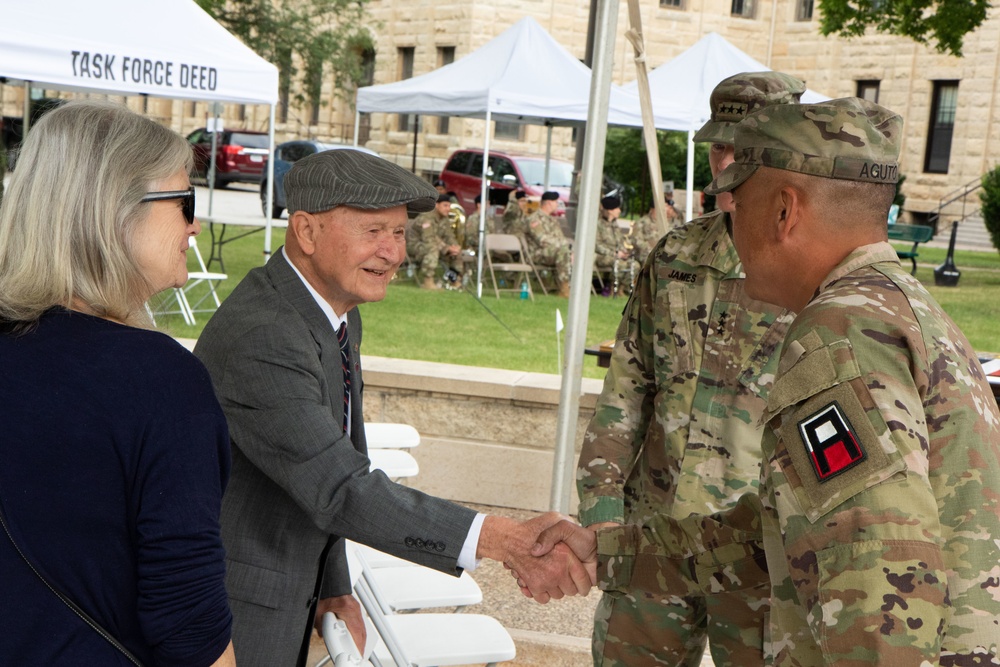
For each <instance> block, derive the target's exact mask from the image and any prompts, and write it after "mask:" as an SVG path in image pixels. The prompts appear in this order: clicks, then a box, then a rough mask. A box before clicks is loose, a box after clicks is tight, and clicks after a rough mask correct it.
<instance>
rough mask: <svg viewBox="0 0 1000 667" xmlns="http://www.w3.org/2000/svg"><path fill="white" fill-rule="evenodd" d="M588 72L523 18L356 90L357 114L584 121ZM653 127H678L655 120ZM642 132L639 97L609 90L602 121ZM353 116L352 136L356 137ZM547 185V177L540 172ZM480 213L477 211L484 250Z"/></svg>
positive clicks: (539, 122)
mask: <svg viewBox="0 0 1000 667" xmlns="http://www.w3.org/2000/svg"><path fill="white" fill-rule="evenodd" d="M590 85H591V71H590V68H588V67H587V66H586V65H584V64H583V63H581V62H580V61H579V60H578V59H577V58H576V57H574V56H573V55H572V54H571V53H570V52H569V51H567V50H566V49H565V48H564V47H563V46H562V45H561V44H559V42H557V41H556V40H555V39H553V38H552V36H551V35H550V34H549V33H548V32H546V31H545V29H544V28H542V26H541V25H539V24H538V22H537V21H536V20H535V19H533V18H532V17H530V16H525V17H524V18H522V19H521V20H520V21H518V22H517V23H515V24H514V25H513V26H511V27H510V28H508V29H507V30H506V31H504V32H503V33H501V34H500V35H498V36H497V37H495V38H494V39H493V40H491V41H490V42H488V43H486V44H485V45H483V46H482V47H480V48H479V49H477V50H476V51H474V52H472V53H470V54H469V55H467V56H465V57H464V58H461V59H460V60H457V61H456V62H454V63H452V64H450V65H445V66H444V67H441V68H438V69H436V70H433V71H431V72H428V73H427V74H422V75H420V76H417V77H413V78H412V79H406V80H404V81H397V82H396V83H387V84H383V85H378V86H369V87H366V88H360V89H359V90H358V99H357V113H358V114H360V113H371V112H379V113H405V114H422V115H433V116H456V117H462V118H481V119H485V121H486V123H487V126H489V123H490V121H493V120H501V121H506V122H515V123H529V124H537V125H546V126H548V128H549V142H548V144H549V146H550V147H551V136H552V135H551V132H552V126H553V125H559V124H568V123H582V122H585V121H586V120H587V113H588V106H589V101H590ZM657 120H658V122H663V123H670V122H681V121H680V120H676V119H669V118H658V119H657ZM607 122H608V123H609V124H612V125H628V126H641V125H642V116H641V114H640V113H639V103H638V97H634V99H633V96H632V95H630V94H628V93H624V92H622V91H621V90H620V89H618V88H617V87H614V86H612V89H611V96H610V101H609V104H608V121H607ZM357 126H358V117H357V116H356V117H355V132H354V136H355V137H357V136H358V131H357ZM484 134H485V145H484V149H483V150H484V152H485V153H486V155H487V157H486V158H484V159H483V174H482V177H483V189H482V197H483V201H486V200H487V195H486V188H487V185H486V181H487V175H488V174H487V169H488V168H489V165H488V163H489V159H488V155H489V150H490V132H489V131H487V132H485V133H484ZM545 180H546V186H547V185H548V183H547V181H548V173H547V171H546V178H545ZM485 208H486V207H483V208H482V210H481V212H480V222H479V234H480V245H479V247H483V235H484V234H485V224H486V211H485ZM477 259H478V263H479V267H478V272H477V295H478V296H482V279H481V277H482V254H481V253H480V256H479V257H478V258H477Z"/></svg>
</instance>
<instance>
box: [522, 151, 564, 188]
mask: <svg viewBox="0 0 1000 667" xmlns="http://www.w3.org/2000/svg"><path fill="white" fill-rule="evenodd" d="M517 166H518V167H520V168H521V175H522V176H524V180H525V183H524V185H543V184H544V183H545V160H544V159H540V158H539V159H536V158H517ZM572 184H573V165H572V164H570V163H569V162H563V161H561V160H550V161H549V187H550V188H568V187H569V186H570V185H572Z"/></svg>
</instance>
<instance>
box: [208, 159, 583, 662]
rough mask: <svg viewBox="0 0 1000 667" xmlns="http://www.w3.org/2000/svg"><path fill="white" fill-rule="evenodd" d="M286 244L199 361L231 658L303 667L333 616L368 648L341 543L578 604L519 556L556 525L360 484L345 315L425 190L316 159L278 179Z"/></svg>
mask: <svg viewBox="0 0 1000 667" xmlns="http://www.w3.org/2000/svg"><path fill="white" fill-rule="evenodd" d="M285 195H286V201H287V202H288V211H289V219H288V230H287V232H286V236H285V245H284V248H283V249H281V250H279V251H278V252H276V253H275V255H274V256H273V257H272V258H271V259H270V261H269V262H268V263H267V265H266V266H264V267H261V268H258V269H254V270H252V271H250V273H249V274H247V276H246V278H245V279H244V280H243V281H242V282H241V283H240V284H239V285H238V286H237V287H236V289H235V290H234V291H233V293H232V294H231V295H230V296H229V298H228V299H226V301H225V302H224V303H223V304H222V307H221V308H220V309H219V310H218V312H217V313H216V314H215V316H214V317H212V319H211V321H210V322H209V323H208V325H207V326H206V327H205V330H204V332H203V333H202V335H201V338H200V339H199V341H198V345H197V347H196V348H195V354H196V355H198V357H199V358H200V359H201V360H202V361H203V362H204V364H205V366H207V367H208V370H209V373H210V374H211V376H212V380H213V383H214V385H215V389H216V393H217V394H218V396H219V401H220V402H221V404H222V407H223V410H224V411H225V413H226V418H227V420H228V422H229V430H230V436H231V438H232V451H233V469H232V477H231V479H230V483H229V487H228V489H227V491H226V494H225V497H224V500H223V507H222V538H223V541H224V544H225V547H226V552H227V559H226V566H227V574H226V587H227V590H228V592H229V601H230V605H231V606H232V610H233V643H234V646H235V648H236V656H237V661H238V663H239V664H240V665H241V666H242V667H246V666H247V665H262V666H263V665H267V666H269V667H270V666H275V665H277V666H279V667H281V666H284V665H304V664H305V657H306V653H307V652H308V644H309V638H310V635H311V633H312V629H313V626H314V623H316V622H317V621H318V619H319V618H320V617H321V615H322V613H323V612H324V611H334V612H335V613H337V615H338V616H340V617H341V618H342V619H343V620H345V622H346V623H347V624H348V627H349V629H350V630H351V632H352V634H353V635H354V638H355V640H356V642H357V643H358V645H359V646H363V645H364V623H363V622H362V621H361V613H360V607H359V606H358V603H357V602H356V601H355V599H354V598H353V597H352V596H351V595H350V591H351V585H350V580H349V575H348V571H347V566H346V560H345V554H344V545H343V539H345V538H346V539H351V540H355V541H358V542H362V543H364V544H369V545H371V546H373V547H375V548H377V549H380V550H382V551H386V552H389V553H391V554H395V555H397V556H400V557H402V558H406V559H408V560H411V561H414V562H416V563H420V564H422V565H427V566H429V567H432V568H435V569H438V570H441V571H444V572H448V573H451V574H455V575H458V574H460V573H461V571H462V569H463V568H464V569H472V568H474V567H475V566H476V564H477V559H479V558H491V559H494V560H498V561H502V562H505V563H507V564H508V565H510V566H512V567H515V568H516V569H517V571H518V573H519V574H520V575H522V579H523V580H525V581H526V582H527V584H528V587H529V588H531V589H532V592H533V593H534V594H535V597H536V598H538V599H541V600H543V601H544V600H546V599H548V597H549V596H551V597H562V595H564V594H573V593H577V592H581V593H586V591H587V590H588V589H589V587H590V584H591V581H590V577H589V576H588V574H587V572H586V570H585V569H584V568H583V567H582V566H581V565H580V563H579V561H577V560H576V557H575V556H573V555H572V554H571V553H570V552H569V551H568V550H563V551H562V552H561V553H559V554H557V555H556V556H555V557H554V558H552V559H550V560H543V559H534V558H532V557H531V556H530V554H529V551H530V548H531V546H532V545H533V544H534V542H535V538H536V536H537V535H538V533H539V532H540V531H541V530H542V529H543V528H545V527H547V526H548V525H550V524H552V523H554V522H555V521H556V520H557V519H558V517H557V516H553V515H543V516H541V517H537V518H535V519H532V520H531V521H528V522H525V523H523V524H522V523H518V522H515V521H512V520H510V519H505V518H502V517H495V516H484V515H480V514H477V513H476V512H474V511H472V510H470V509H467V508H464V507H461V506H459V505H456V504H454V503H451V502H448V501H446V500H441V499H438V498H434V497H432V496H428V495H426V494H424V493H421V492H419V491H416V490H414V489H411V488H408V487H405V486H400V485H398V484H394V483H393V482H391V481H390V480H389V479H388V478H386V476H385V475H384V474H383V473H381V472H379V471H376V472H369V461H368V457H367V448H366V445H365V436H364V424H363V420H362V411H361V401H362V391H361V390H362V386H363V382H362V377H361V364H360V359H361V357H360V354H359V346H360V343H361V317H360V314H359V313H358V310H357V306H358V305H359V304H361V303H366V302H370V301H379V300H381V299H382V298H384V297H385V293H386V287H387V285H388V283H389V281H390V280H391V279H392V276H393V274H394V273H395V272H396V270H397V269H398V268H399V266H400V264H401V263H402V261H403V259H404V256H405V247H406V245H405V244H406V241H405V235H404V231H405V226H406V220H407V209H409V210H411V211H427V210H430V209H431V208H433V206H434V201H435V199H436V197H437V192H436V191H435V190H434V188H433V187H431V186H430V185H429V184H427V183H425V182H424V181H422V180H421V179H419V178H417V177H416V176H414V175H412V174H410V173H409V172H407V171H406V170H404V169H402V168H401V167H398V166H396V165H394V164H392V163H390V162H388V161H386V160H382V159H380V158H377V157H374V156H371V155H368V154H365V153H361V152H359V151H352V150H336V151H327V152H323V153H317V154H315V155H311V156H309V157H307V158H304V159H302V160H300V161H299V162H297V163H296V164H295V166H294V167H293V168H292V169H291V171H290V172H289V173H288V175H287V177H286V178H285Z"/></svg>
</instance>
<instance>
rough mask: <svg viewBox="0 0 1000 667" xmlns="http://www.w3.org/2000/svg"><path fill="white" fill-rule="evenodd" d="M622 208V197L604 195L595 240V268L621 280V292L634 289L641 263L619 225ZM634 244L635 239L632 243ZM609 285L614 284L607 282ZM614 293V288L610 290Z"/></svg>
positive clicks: (608, 286)
mask: <svg viewBox="0 0 1000 667" xmlns="http://www.w3.org/2000/svg"><path fill="white" fill-rule="evenodd" d="M621 212H622V200H621V199H619V198H618V197H615V196H609V197H604V198H602V199H601V209H600V211H599V213H598V218H597V235H596V239H595V241H594V268H595V269H596V270H597V271H598V272H599V273H602V274H606V275H608V276H609V277H611V278H612V279H613V280H612V281H611V282H612V283H617V286H618V293H619V294H628V293H629V292H630V291H631V289H632V281H634V280H635V276H636V273H637V272H638V269H639V265H638V263H637V262H636V261H635V260H634V259H632V250H631V248H630V247H626V243H627V234H626V233H625V230H623V229H622V228H621V227H619V226H618V216H620V215H621ZM629 245H631V243H629ZM605 288H606V289H609V288H610V289H613V288H614V285H613V284H610V285H609V284H608V283H605ZM609 293H610V292H609Z"/></svg>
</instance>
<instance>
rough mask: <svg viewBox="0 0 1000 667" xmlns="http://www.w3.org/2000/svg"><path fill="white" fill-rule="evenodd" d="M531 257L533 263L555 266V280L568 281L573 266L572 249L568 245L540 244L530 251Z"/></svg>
mask: <svg viewBox="0 0 1000 667" xmlns="http://www.w3.org/2000/svg"><path fill="white" fill-rule="evenodd" d="M531 259H532V260H533V261H534V262H535V264H536V265H537V264H542V265H545V266H553V265H554V266H555V267H556V280H558V281H559V282H560V283H568V282H569V274H570V271H571V270H572V268H573V251H572V250H570V248H569V245H566V244H563V245H550V246H542V247H541V248H536V249H535V250H533V251H531Z"/></svg>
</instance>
